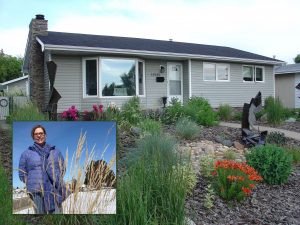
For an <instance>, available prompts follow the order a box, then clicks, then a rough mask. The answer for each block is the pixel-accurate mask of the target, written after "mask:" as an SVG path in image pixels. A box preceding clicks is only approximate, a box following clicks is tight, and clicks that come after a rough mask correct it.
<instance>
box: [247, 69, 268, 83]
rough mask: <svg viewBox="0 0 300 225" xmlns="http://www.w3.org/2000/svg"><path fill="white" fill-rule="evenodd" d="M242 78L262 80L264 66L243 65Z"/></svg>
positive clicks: (252, 80)
mask: <svg viewBox="0 0 300 225" xmlns="http://www.w3.org/2000/svg"><path fill="white" fill-rule="evenodd" d="M243 80H244V81H251V82H254V81H255V82H263V81H264V68H263V67H261V66H243Z"/></svg>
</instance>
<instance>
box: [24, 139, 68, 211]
mask: <svg viewBox="0 0 300 225" xmlns="http://www.w3.org/2000/svg"><path fill="white" fill-rule="evenodd" d="M64 173H65V167H64V159H63V156H62V154H61V152H60V151H59V150H58V149H56V148H55V146H51V145H48V144H45V145H44V146H43V147H41V146H40V145H38V144H36V143H34V145H32V146H29V148H28V149H27V150H25V151H24V152H23V153H22V155H21V158H20V163H19V177H20V180H21V181H22V182H24V183H25V184H26V188H27V191H28V192H30V193H37V192H41V193H42V194H43V197H44V203H45V208H46V211H50V210H53V209H54V208H55V205H54V199H55V200H56V202H57V203H58V204H61V203H62V201H63V194H64V192H65V191H66V190H65V186H64V182H63V176H64Z"/></svg>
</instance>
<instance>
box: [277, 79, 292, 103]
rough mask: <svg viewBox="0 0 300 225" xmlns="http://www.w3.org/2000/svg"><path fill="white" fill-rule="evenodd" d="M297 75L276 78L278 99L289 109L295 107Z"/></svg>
mask: <svg viewBox="0 0 300 225" xmlns="http://www.w3.org/2000/svg"><path fill="white" fill-rule="evenodd" d="M289 87H295V75H294V74H284V75H279V76H278V75H277V76H276V77H275V90H276V92H275V93H276V97H278V98H279V99H280V100H281V102H282V103H283V105H284V106H285V107H287V108H294V107H295V89H293V88H289Z"/></svg>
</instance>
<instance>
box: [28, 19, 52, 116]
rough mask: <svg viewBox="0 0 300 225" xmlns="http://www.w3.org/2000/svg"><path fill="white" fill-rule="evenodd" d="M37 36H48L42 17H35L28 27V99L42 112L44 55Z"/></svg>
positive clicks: (45, 23)
mask: <svg viewBox="0 0 300 225" xmlns="http://www.w3.org/2000/svg"><path fill="white" fill-rule="evenodd" d="M37 35H45V36H46V35H48V20H45V17H44V15H40V14H39V15H36V17H35V18H34V19H32V20H31V22H30V25H29V36H28V40H29V42H28V44H29V71H28V72H29V84H30V99H31V100H32V101H33V102H35V103H36V104H37V106H38V108H39V109H40V110H41V111H43V110H44V108H45V102H44V98H45V97H44V96H45V94H44V91H45V89H44V69H45V62H44V53H43V52H42V49H41V45H40V44H39V43H38V42H37V40H36V36H37Z"/></svg>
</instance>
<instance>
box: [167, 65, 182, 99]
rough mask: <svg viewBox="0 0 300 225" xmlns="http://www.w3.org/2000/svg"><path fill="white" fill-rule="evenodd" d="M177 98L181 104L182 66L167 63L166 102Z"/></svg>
mask: <svg viewBox="0 0 300 225" xmlns="http://www.w3.org/2000/svg"><path fill="white" fill-rule="evenodd" d="M172 98H177V99H178V100H179V101H180V102H181V103H182V101H183V100H182V64H181V63H168V102H169V101H171V99H172Z"/></svg>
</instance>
